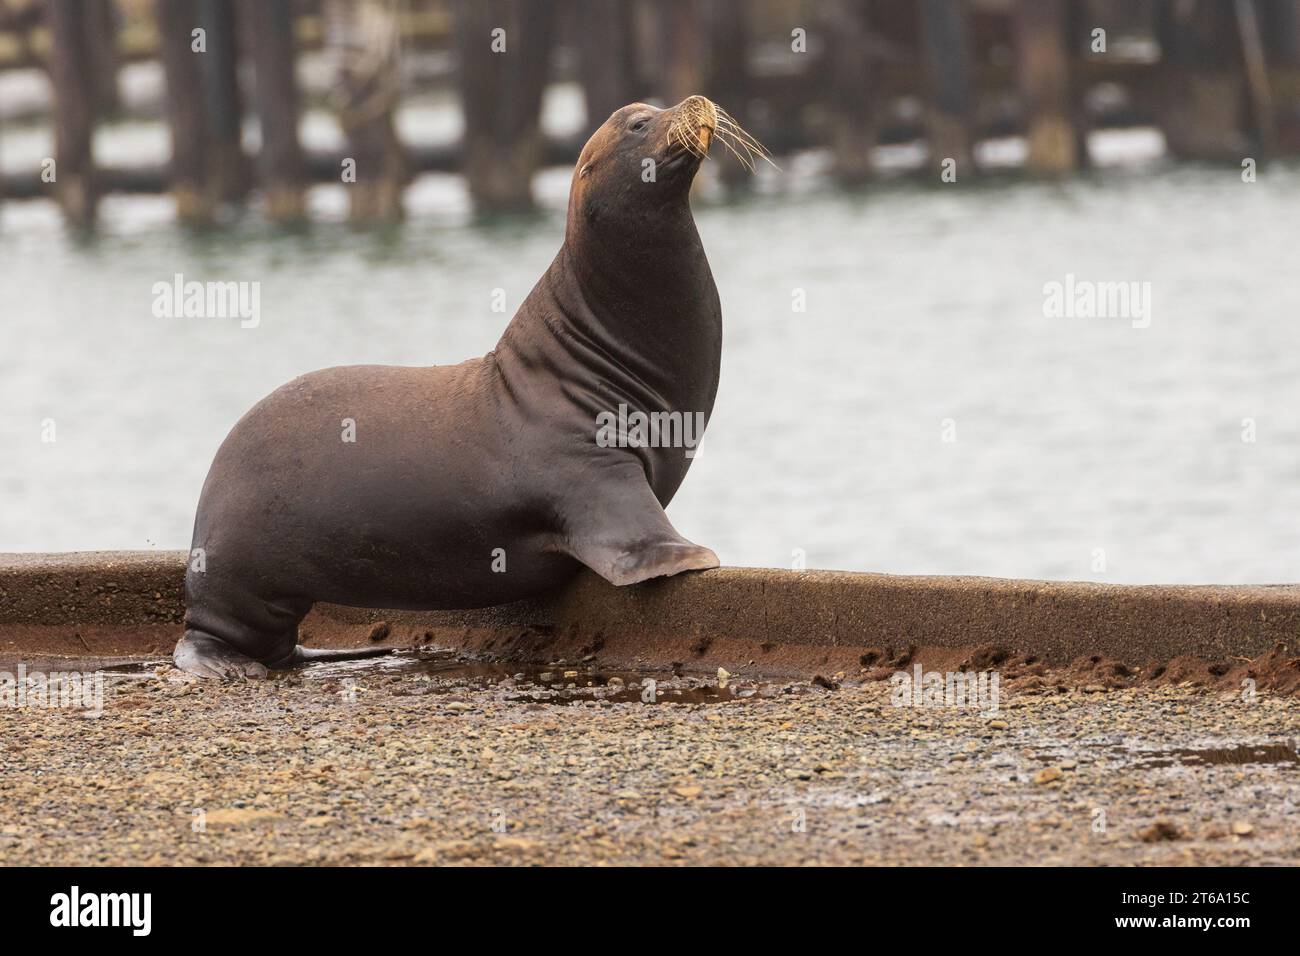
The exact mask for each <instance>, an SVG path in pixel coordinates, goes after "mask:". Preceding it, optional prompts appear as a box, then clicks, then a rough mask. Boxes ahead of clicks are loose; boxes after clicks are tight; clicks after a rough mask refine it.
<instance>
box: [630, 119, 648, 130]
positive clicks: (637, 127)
mask: <svg viewBox="0 0 1300 956" xmlns="http://www.w3.org/2000/svg"><path fill="white" fill-rule="evenodd" d="M648 122H650V121H649V120H648V119H644V118H642V119H639V120H637V121H636V122H635V123H633V124H632V125H631V126H630V127H629V128H630V129H631V130H632V131H633V132H640V131H641V130H643V129H645V125H646V123H648Z"/></svg>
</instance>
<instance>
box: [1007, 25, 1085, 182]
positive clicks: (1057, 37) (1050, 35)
mask: <svg viewBox="0 0 1300 956" xmlns="http://www.w3.org/2000/svg"><path fill="white" fill-rule="evenodd" d="M1065 14H1066V10H1065V4H1064V2H1063V0H1016V6H1015V11H1014V22H1015V33H1016V48H1017V61H1018V69H1017V76H1018V80H1019V85H1020V93H1021V96H1022V97H1023V98H1024V102H1025V118H1026V129H1025V135H1026V138H1027V139H1028V144H1029V154H1028V156H1027V157H1026V160H1025V168H1026V170H1027V171H1028V172H1029V174H1030V175H1034V176H1059V175H1063V174H1065V173H1070V172H1073V171H1074V169H1075V164H1076V161H1077V159H1078V155H1077V150H1078V143H1077V141H1076V136H1075V130H1074V126H1073V124H1072V123H1071V122H1070V69H1069V60H1068V58H1067V55H1066V50H1065V43H1064V38H1065V19H1066V17H1065Z"/></svg>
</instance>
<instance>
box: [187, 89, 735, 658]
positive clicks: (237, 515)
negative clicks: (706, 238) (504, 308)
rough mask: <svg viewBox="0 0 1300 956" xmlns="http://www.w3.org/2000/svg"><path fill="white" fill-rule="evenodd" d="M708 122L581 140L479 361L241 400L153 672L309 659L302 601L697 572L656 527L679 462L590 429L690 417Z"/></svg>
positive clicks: (619, 130)
mask: <svg viewBox="0 0 1300 956" xmlns="http://www.w3.org/2000/svg"><path fill="white" fill-rule="evenodd" d="M720 116H721V119H720ZM720 123H721V125H722V131H721V133H719V125H720ZM731 130H732V127H731V125H730V122H729V120H728V119H727V117H726V114H725V113H722V114H720V113H719V111H718V110H716V109H715V107H714V105H713V104H712V103H710V102H709V101H708V100H707V99H705V98H704V97H701V96H692V97H689V98H687V99H686V100H683V101H682V102H681V103H680V104H678V105H677V106H675V107H673V108H671V109H666V110H661V109H656V108H654V107H651V106H646V105H643V104H640V103H637V104H633V105H631V106H625V107H624V108H622V109H620V110H618V111H617V112H616V113H614V114H613V115H612V116H611V117H610V118H609V119H608V120H606V122H605V124H604V125H603V126H601V127H600V129H598V130H597V131H596V132H595V134H594V135H593V136H592V137H591V139H590V140H589V141H588V142H587V145H586V146H585V147H584V148H583V150H582V154H581V156H580V157H579V160H578V164H577V167H576V169H575V171H574V175H573V182H572V187H571V191H570V195H569V207H568V220H567V223H566V227H565V234H564V243H563V245H562V246H561V247H560V251H559V253H558V254H557V255H556V257H555V260H554V261H553V262H552V263H551V266H550V268H548V269H547V270H546V273H545V274H544V275H543V276H542V277H541V279H540V280H539V281H538V282H537V285H536V286H534V287H533V290H532V291H531V292H530V293H529V295H528V297H527V299H525V300H524V302H523V304H522V305H521V306H520V307H519V311H518V312H517V313H515V315H514V318H513V319H512V320H511V322H510V324H509V326H508V327H507V328H506V330H505V334H504V335H502V337H501V341H500V342H499V343H498V344H497V347H496V348H495V349H494V350H493V351H491V352H489V353H488V354H487V355H485V356H484V357H483V358H480V359H473V360H471V361H468V362H463V363H461V364H460V365H452V366H435V367H431V368H415V367H403V366H384V365H360V366H345V367H339V368H328V369H324V370H322V371H319V372H312V373H311V374H308V375H304V376H302V377H301V378H298V379H295V380H294V381H292V382H290V383H289V384H287V385H285V386H283V387H282V388H280V389H278V390H276V391H275V392H273V393H272V394H271V395H269V396H268V397H267V398H265V399H263V400H262V401H261V402H259V403H258V404H257V405H256V406H254V407H253V409H252V410H251V411H249V412H248V414H246V415H245V416H244V417H243V418H242V419H241V420H240V421H239V422H238V423H237V424H236V425H235V427H234V429H233V430H232V431H231V432H230V435H229V436H228V437H227V438H226V440H225V442H224V443H223V444H222V445H221V448H220V449H219V450H218V452H217V455H216V459H215V460H214V461H213V463H212V468H211V470H210V471H209V473H208V477H207V481H206V482H205V483H204V485H203V492H202V496H201V497H200V499H199V506H198V512H197V515H196V517H195V522H194V544H193V547H194V548H195V549H202V562H201V570H199V569H197V568H199V562H198V561H195V560H192V561H191V566H190V570H189V571H188V572H187V574H186V578H185V600H186V613H185V628H186V630H185V634H184V636H183V637H182V638H181V640H180V642H179V643H178V644H177V645H176V651H175V655H174V658H175V661H176V664H177V666H179V667H181V668H183V669H185V670H187V671H190V672H192V673H195V674H200V675H203V676H208V677H239V676H247V677H260V676H263V675H265V673H266V669H267V668H268V667H279V666H285V665H288V664H291V663H295V662H297V661H302V660H307V659H312V658H315V657H318V656H331V655H330V654H329V652H320V651H315V652H313V651H310V650H306V649H304V648H302V647H299V646H298V645H297V630H298V623H299V621H301V620H302V618H303V616H304V615H305V614H306V613H307V611H308V610H309V609H310V608H311V606H312V604H313V602H316V601H329V602H332V603H336V604H345V605H352V606H358V607H385V608H403V609H411V610H433V609H439V608H472V607H484V606H487V605H492V604H503V603H506V602H508V601H515V600H519V599H521V598H525V597H528V596H531V595H535V594H538V593H540V592H543V591H546V590H549V589H551V588H555V587H557V586H559V585H561V584H563V583H564V582H565V581H567V580H568V579H569V578H570V577H572V575H573V574H574V573H575V572H576V571H577V570H578V568H579V566H580V565H586V566H587V567H589V568H591V569H592V570H593V571H595V572H596V573H597V574H599V575H600V576H601V577H603V578H605V579H606V580H607V581H610V582H611V583H613V584H617V585H623V584H633V583H635V582H637V581H644V580H646V579H647V578H654V577H660V576H664V575H671V574H678V573H680V572H682V571H691V570H696V569H702V568H713V567H717V566H718V558H717V556H716V555H715V554H714V553H713V552H712V551H710V550H709V549H708V548H703V547H700V546H699V545H696V544H692V543H691V542H690V541H687V540H686V539H685V538H683V537H682V536H681V535H679V534H678V533H677V531H676V530H675V529H674V528H673V526H672V524H671V523H670V522H669V521H668V517H667V516H666V515H665V514H664V506H665V505H667V504H668V502H669V501H671V500H672V497H673V494H674V493H675V492H676V491H677V488H678V486H679V485H680V484H681V483H682V479H683V478H684V477H685V476H686V470H687V468H688V467H689V466H690V464H691V457H690V456H689V455H688V454H687V453H686V452H687V449H684V448H683V447H681V446H680V444H678V445H677V446H676V447H670V446H664V445H663V443H661V446H659V447H655V446H647V445H644V444H643V445H641V446H640V447H637V446H636V443H635V442H628V443H623V442H618V441H615V442H613V443H611V442H609V441H603V442H598V441H597V434H598V422H599V421H601V420H602V416H604V418H603V420H604V421H608V420H609V416H611V415H613V414H616V413H617V411H618V410H619V408H620V406H624V407H625V409H626V410H631V412H633V413H635V412H637V411H639V412H642V413H644V414H653V413H670V414H671V413H679V417H680V416H693V417H694V416H696V415H698V416H700V418H702V419H707V416H708V415H709V413H710V412H711V411H712V409H713V399H714V396H715V394H716V393H717V389H718V366H719V361H720V358H721V348H722V312H721V308H720V306H719V302H718V292H717V289H716V288H715V287H714V284H713V276H712V273H711V272H710V271H709V263H708V260H707V259H706V258H705V256H704V247H703V245H702V244H701V243H700V237H699V234H698V233H697V232H696V229H695V221H694V219H693V218H692V216H691V210H690V204H689V201H688V199H689V192H690V185H691V181H692V180H693V179H694V177H695V173H696V170H697V169H698V168H699V166H700V163H701V161H702V159H703V157H704V155H705V154H706V152H707V150H708V146H709V143H710V141H711V139H712V138H713V137H714V136H715V134H717V135H719V136H720V138H723V140H724V142H726V140H727V139H728V138H730V135H729V134H730V133H731ZM728 145H730V144H728ZM348 420H350V422H351V424H350V425H349V423H348ZM607 437H608V436H607ZM349 438H351V439H352V440H349ZM503 565H504V572H503V571H502V566H503Z"/></svg>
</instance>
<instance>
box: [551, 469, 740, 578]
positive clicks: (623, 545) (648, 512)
mask: <svg viewBox="0 0 1300 956" xmlns="http://www.w3.org/2000/svg"><path fill="white" fill-rule="evenodd" d="M638 486H639V487H638ZM610 490H612V491H616V492H621V493H618V494H606V495H604V496H602V497H599V498H596V499H594V500H593V499H590V498H588V499H586V500H577V499H575V500H573V501H571V502H569V503H568V508H569V509H571V510H570V511H569V512H568V513H567V516H566V520H565V529H564V533H563V535H562V536H561V540H560V543H559V546H558V550H560V551H563V552H564V553H565V554H568V555H570V556H571V557H574V558H576V559H577V560H579V561H581V562H582V563H583V564H585V565H586V566H587V567H589V568H591V570H593V571H595V572H596V573H597V574H599V575H600V576H601V577H602V578H604V579H605V580H606V581H608V582H609V583H610V584H615V585H618V586H620V587H621V586H622V585H625V584H636V583H638V582H640V581H647V580H649V579H650V578H661V577H668V576H670V575H673V574H679V573H681V572H682V571H703V570H706V569H708V568H716V567H718V556H717V555H716V554H714V553H713V552H712V551H710V550H709V549H708V548H704V547H701V546H700V545H698V544H692V543H691V542H690V541H687V540H686V539H685V538H683V537H682V536H681V535H680V534H678V533H677V529H675V528H674V527H673V526H672V524H671V523H670V522H669V521H668V516H667V515H666V514H664V509H663V508H662V507H661V506H660V504H659V501H658V500H657V499H656V498H655V496H654V493H653V492H652V491H651V490H650V486H649V485H647V484H645V482H644V481H643V480H642V481H640V482H631V483H627V484H623V485H620V486H617V487H616V488H613V489H610Z"/></svg>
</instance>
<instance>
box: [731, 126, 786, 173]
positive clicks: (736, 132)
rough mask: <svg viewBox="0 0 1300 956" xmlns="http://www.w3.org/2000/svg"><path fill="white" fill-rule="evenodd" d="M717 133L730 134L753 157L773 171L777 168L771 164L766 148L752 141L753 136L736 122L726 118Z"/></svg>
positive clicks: (754, 140) (770, 157) (774, 164)
mask: <svg viewBox="0 0 1300 956" xmlns="http://www.w3.org/2000/svg"><path fill="white" fill-rule="evenodd" d="M719 119H720V120H721V119H722V118H721V117H719ZM718 132H719V133H723V132H726V133H729V134H731V135H732V136H733V137H734V138H735V139H736V140H737V141H738V142H739V143H741V145H743V146H744V147H745V148H746V149H747V150H748V151H749V152H750V153H751V154H752V155H753V156H755V157H757V158H760V159H762V160H763V161H764V162H766V163H768V164H770V165H771V166H772V167H773V168H774V169H775V168H779V167H777V165H776V163H774V162H772V156H771V154H770V153H769V152H768V151H767V147H766V146H764V145H763V144H762V143H760V142H759V141H758V140H756V139H754V137H753V136H751V135H750V134H749V133H748V132H746V131H745V130H744V129H742V128H741V127H740V126H739V124H737V123H736V121H735V120H733V119H731V118H730V117H727V118H726V119H725V120H722V121H721V122H720V123H719V125H718Z"/></svg>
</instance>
